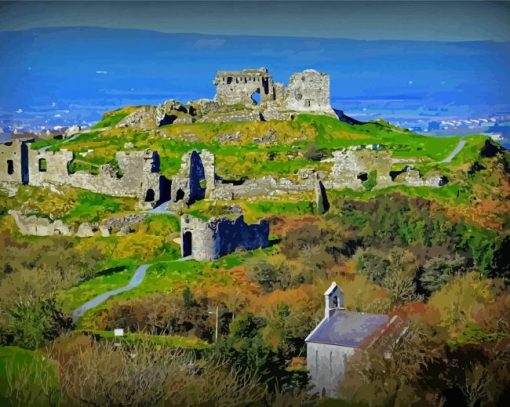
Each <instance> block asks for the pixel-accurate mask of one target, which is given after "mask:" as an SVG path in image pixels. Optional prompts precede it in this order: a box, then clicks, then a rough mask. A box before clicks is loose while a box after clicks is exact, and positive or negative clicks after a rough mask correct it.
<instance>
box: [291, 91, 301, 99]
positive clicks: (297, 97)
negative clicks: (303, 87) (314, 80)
mask: <svg viewBox="0 0 510 407" xmlns="http://www.w3.org/2000/svg"><path fill="white" fill-rule="evenodd" d="M293 93H294V99H296V100H301V99H303V95H302V94H301V93H300V92H298V90H297V89H294V92H293Z"/></svg>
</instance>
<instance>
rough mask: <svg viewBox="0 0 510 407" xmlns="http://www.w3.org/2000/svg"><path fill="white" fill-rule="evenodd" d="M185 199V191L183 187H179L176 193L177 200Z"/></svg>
mask: <svg viewBox="0 0 510 407" xmlns="http://www.w3.org/2000/svg"><path fill="white" fill-rule="evenodd" d="M183 199H184V191H183V190H182V189H180V188H179V189H178V190H177V193H176V194H175V202H179V201H182V200H183Z"/></svg>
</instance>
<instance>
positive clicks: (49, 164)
mask: <svg viewBox="0 0 510 407" xmlns="http://www.w3.org/2000/svg"><path fill="white" fill-rule="evenodd" d="M28 155H29V173H30V184H32V185H37V186H43V185H46V184H48V183H55V184H66V185H70V186H73V187H77V188H83V189H87V190H90V191H93V192H98V193H102V194H107V195H112V196H128V197H136V198H138V199H139V200H140V202H141V203H142V206H147V207H150V206H154V205H156V203H157V202H158V201H159V199H160V178H161V176H160V174H159V155H158V153H157V152H156V151H152V150H145V151H132V152H124V151H119V152H117V153H116V155H115V157H116V159H117V162H118V165H119V169H120V174H119V173H118V172H117V170H116V169H115V168H113V167H112V166H111V165H108V164H107V165H102V166H100V167H99V174H98V175H94V174H90V173H88V172H86V171H77V172H75V173H74V174H71V173H70V172H69V164H70V162H71V161H72V160H73V159H74V154H73V152H72V151H67V150H60V151H57V152H51V151H42V150H31V149H29V153H28Z"/></svg>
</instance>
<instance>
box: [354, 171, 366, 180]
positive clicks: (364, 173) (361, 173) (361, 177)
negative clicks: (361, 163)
mask: <svg viewBox="0 0 510 407" xmlns="http://www.w3.org/2000/svg"><path fill="white" fill-rule="evenodd" d="M356 178H358V179H359V180H361V182H365V181H366V180H367V179H368V174H367V173H366V172H360V173H359V174H358V176H357V177H356Z"/></svg>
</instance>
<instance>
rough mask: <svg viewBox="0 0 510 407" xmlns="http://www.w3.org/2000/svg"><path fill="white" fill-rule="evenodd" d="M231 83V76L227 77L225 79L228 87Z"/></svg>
mask: <svg viewBox="0 0 510 407" xmlns="http://www.w3.org/2000/svg"><path fill="white" fill-rule="evenodd" d="M231 83H232V77H231V76H229V77H228V78H227V85H230V84H231Z"/></svg>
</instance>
